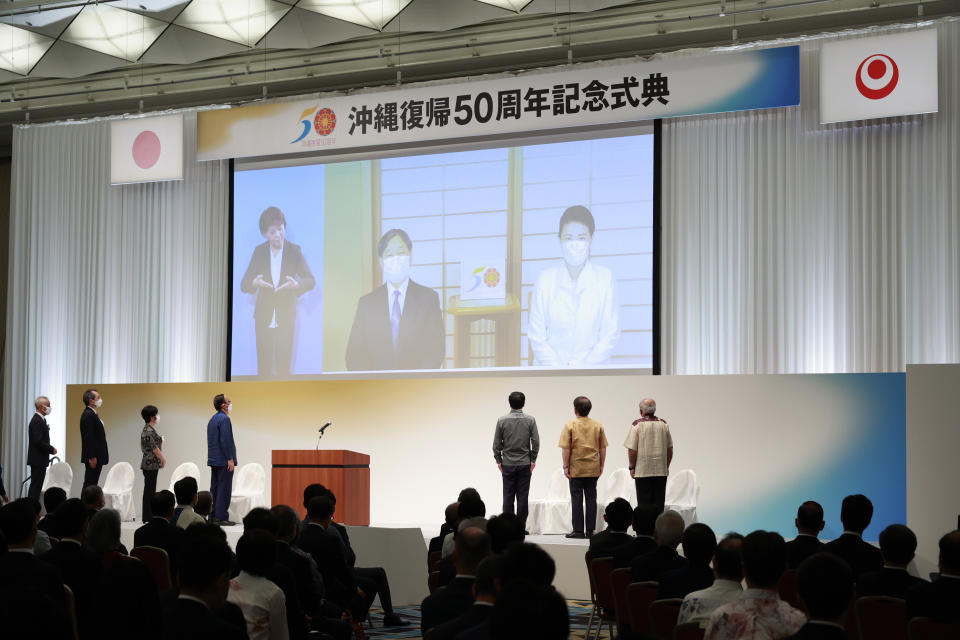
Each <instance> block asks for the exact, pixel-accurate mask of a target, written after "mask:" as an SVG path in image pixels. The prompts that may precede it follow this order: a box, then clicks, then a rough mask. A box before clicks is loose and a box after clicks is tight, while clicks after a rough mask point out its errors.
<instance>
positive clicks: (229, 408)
mask: <svg viewBox="0 0 960 640" xmlns="http://www.w3.org/2000/svg"><path fill="white" fill-rule="evenodd" d="M231 411H233V403H232V402H231V403H230V404H228V405H227V413H230V412H231Z"/></svg>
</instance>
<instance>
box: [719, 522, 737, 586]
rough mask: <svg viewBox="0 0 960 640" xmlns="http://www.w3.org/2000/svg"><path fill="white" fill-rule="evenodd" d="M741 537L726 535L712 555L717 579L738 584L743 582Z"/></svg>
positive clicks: (734, 534)
mask: <svg viewBox="0 0 960 640" xmlns="http://www.w3.org/2000/svg"><path fill="white" fill-rule="evenodd" d="M742 545H743V536H742V535H740V534H739V533H728V534H727V535H726V536H725V537H724V539H723V540H721V541H720V543H719V544H718V545H717V550H716V551H714V553H713V570H714V571H715V572H716V574H717V577H718V578H722V579H724V580H732V581H734V582H740V581H741V580H743V555H742V554H741V547H742Z"/></svg>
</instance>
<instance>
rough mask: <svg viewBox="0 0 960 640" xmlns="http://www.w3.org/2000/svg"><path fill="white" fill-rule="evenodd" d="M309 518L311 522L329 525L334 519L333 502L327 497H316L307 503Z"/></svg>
mask: <svg viewBox="0 0 960 640" xmlns="http://www.w3.org/2000/svg"><path fill="white" fill-rule="evenodd" d="M307 518H308V519H309V520H310V521H311V522H318V523H321V524H327V523H328V522H329V520H330V519H331V518H333V501H332V500H330V498H328V497H327V496H314V497H313V498H310V501H309V502H307Z"/></svg>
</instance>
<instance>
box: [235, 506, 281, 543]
mask: <svg viewBox="0 0 960 640" xmlns="http://www.w3.org/2000/svg"><path fill="white" fill-rule="evenodd" d="M254 529H259V530H261V531H266V532H267V533H269V534H270V536H271V537H274V538H275V537H276V536H277V531H278V530H279V529H280V523H279V522H278V521H277V517H276V516H275V515H273V514H272V513H270V510H269V509H264V508H263V507H255V508H253V509H251V510H250V511H249V512H247V515H245V516H244V517H243V531H244V533H246V532H247V531H253V530H254Z"/></svg>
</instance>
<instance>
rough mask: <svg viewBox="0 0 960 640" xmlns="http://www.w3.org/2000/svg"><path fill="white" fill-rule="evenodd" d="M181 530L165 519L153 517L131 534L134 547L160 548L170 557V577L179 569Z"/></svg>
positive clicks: (181, 542)
mask: <svg viewBox="0 0 960 640" xmlns="http://www.w3.org/2000/svg"><path fill="white" fill-rule="evenodd" d="M183 531H184V530H183V529H181V528H180V527H177V526H174V525H172V524H170V523H169V522H167V520H166V518H161V517H159V516H154V517H153V518H152V519H151V520H150V522H148V523H147V524H145V525H143V526H142V527H140V528H139V529H137V530H136V531H134V532H133V546H134V547H143V546H150V547H160V548H161V549H163V550H164V551H166V552H167V555H168V556H170V577H171V578H172V577H173V576H174V575H176V573H177V569H178V568H179V566H180V565H179V564H178V561H179V556H180V545H181V544H183Z"/></svg>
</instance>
